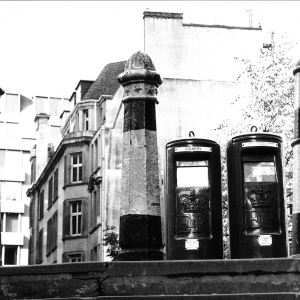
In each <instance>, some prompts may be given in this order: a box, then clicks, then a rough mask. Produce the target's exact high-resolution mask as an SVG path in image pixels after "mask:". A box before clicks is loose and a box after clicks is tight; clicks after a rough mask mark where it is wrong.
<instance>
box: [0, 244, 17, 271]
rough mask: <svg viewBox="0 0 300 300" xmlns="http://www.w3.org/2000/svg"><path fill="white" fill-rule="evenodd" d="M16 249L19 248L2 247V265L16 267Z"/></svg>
mask: <svg viewBox="0 0 300 300" xmlns="http://www.w3.org/2000/svg"><path fill="white" fill-rule="evenodd" d="M18 247H19V246H3V248H2V249H3V251H4V265H5V266H7V265H14V266H15V265H18Z"/></svg>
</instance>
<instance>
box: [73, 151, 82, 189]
mask: <svg viewBox="0 0 300 300" xmlns="http://www.w3.org/2000/svg"><path fill="white" fill-rule="evenodd" d="M71 160H72V161H71V164H72V183H76V182H82V154H81V153H78V154H73V155H72V157H71Z"/></svg>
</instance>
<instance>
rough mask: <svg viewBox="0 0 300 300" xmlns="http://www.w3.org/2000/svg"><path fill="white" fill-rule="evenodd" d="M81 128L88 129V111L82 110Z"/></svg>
mask: <svg viewBox="0 0 300 300" xmlns="http://www.w3.org/2000/svg"><path fill="white" fill-rule="evenodd" d="M83 130H89V111H88V110H84V111H83Z"/></svg>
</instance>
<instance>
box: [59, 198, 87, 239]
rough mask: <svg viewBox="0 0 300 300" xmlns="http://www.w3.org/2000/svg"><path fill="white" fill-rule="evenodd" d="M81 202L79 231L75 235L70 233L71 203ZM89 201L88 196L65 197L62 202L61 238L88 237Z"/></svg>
mask: <svg viewBox="0 0 300 300" xmlns="http://www.w3.org/2000/svg"><path fill="white" fill-rule="evenodd" d="M78 201H80V202H81V216H82V217H81V233H80V234H76V235H73V234H72V235H71V230H72V229H71V228H72V227H71V213H70V212H71V204H72V203H74V202H78ZM89 202H90V198H88V197H80V198H72V199H65V200H64V203H63V206H64V207H63V232H62V233H63V236H62V240H63V241H65V240H68V239H78V238H87V237H88V227H89V225H90V224H89V220H90V218H89V211H88V209H89Z"/></svg>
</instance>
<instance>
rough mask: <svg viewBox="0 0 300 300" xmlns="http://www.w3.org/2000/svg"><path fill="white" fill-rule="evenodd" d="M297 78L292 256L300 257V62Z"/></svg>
mask: <svg viewBox="0 0 300 300" xmlns="http://www.w3.org/2000/svg"><path fill="white" fill-rule="evenodd" d="M293 74H294V76H295V96H294V98H295V102H294V110H295V121H294V122H295V123H294V141H293V142H292V147H293V157H294V161H293V215H292V220H293V233H292V256H294V257H300V60H299V61H298V63H297V65H296V68H295V69H294V71H293Z"/></svg>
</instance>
